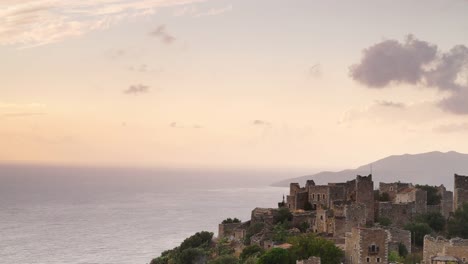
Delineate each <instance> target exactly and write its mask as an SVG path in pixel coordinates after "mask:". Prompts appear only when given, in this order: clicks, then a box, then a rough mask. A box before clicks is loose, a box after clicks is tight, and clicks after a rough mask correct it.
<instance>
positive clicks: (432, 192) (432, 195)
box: [416, 184, 442, 205]
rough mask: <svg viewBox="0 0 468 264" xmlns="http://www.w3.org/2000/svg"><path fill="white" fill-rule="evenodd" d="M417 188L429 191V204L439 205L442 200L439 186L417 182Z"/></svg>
mask: <svg viewBox="0 0 468 264" xmlns="http://www.w3.org/2000/svg"><path fill="white" fill-rule="evenodd" d="M416 188H418V189H421V190H424V191H426V192H427V205H439V204H440V201H441V200H442V196H440V194H438V193H437V192H438V190H437V187H435V186H429V185H427V184H426V185H419V184H416Z"/></svg>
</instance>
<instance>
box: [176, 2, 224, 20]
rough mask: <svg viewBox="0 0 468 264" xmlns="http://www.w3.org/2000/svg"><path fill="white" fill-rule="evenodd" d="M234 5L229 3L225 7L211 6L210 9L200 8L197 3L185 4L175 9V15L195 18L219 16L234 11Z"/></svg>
mask: <svg viewBox="0 0 468 264" xmlns="http://www.w3.org/2000/svg"><path fill="white" fill-rule="evenodd" d="M232 10H233V8H232V5H227V6H225V7H218V8H210V9H208V10H199V9H198V8H197V7H196V6H195V5H191V6H184V7H182V8H179V9H177V10H175V12H174V16H176V17H179V16H191V17H195V18H199V17H207V16H218V15H221V14H224V13H227V12H230V11H232Z"/></svg>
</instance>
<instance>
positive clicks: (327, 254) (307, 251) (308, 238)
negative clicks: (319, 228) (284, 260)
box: [288, 234, 343, 264]
mask: <svg viewBox="0 0 468 264" xmlns="http://www.w3.org/2000/svg"><path fill="white" fill-rule="evenodd" d="M288 242H289V243H290V244H291V245H292V246H291V248H290V249H289V250H290V254H291V259H293V260H294V261H295V260H298V259H307V258H309V257H311V256H316V257H320V259H321V263H322V264H338V263H341V259H342V257H343V251H342V250H341V249H339V248H338V247H336V246H335V244H334V243H333V242H331V241H329V240H326V239H324V238H321V237H316V236H315V235H313V234H304V235H299V236H294V237H291V238H289V240H288Z"/></svg>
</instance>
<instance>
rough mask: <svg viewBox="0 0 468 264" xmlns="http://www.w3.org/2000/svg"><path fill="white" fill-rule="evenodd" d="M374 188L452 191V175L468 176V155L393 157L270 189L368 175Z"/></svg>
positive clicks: (445, 154)
mask: <svg viewBox="0 0 468 264" xmlns="http://www.w3.org/2000/svg"><path fill="white" fill-rule="evenodd" d="M371 164H372V175H373V180H374V187H375V188H377V187H378V184H379V182H397V181H401V182H411V183H415V184H429V185H440V184H443V185H445V187H447V188H448V189H450V190H452V189H453V175H454V174H455V173H457V174H462V175H468V154H462V153H458V152H455V151H450V152H446V153H444V152H439V151H434V152H428V153H421V154H404V155H393V156H389V157H386V158H383V159H380V160H377V161H375V162H372V163H369V164H366V165H363V166H360V167H359V168H357V169H348V170H343V171H338V172H331V171H323V172H319V173H317V174H313V175H307V176H302V177H297V178H291V179H287V180H284V181H280V182H276V183H274V184H272V185H273V186H282V187H284V186H289V183H291V182H298V183H300V184H301V186H303V185H304V184H305V182H306V181H307V180H309V179H312V180H314V181H315V183H316V184H327V183H328V182H343V181H347V180H352V179H354V178H355V177H356V175H358V174H359V175H368V174H370V172H371Z"/></svg>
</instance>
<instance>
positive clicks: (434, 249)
mask: <svg viewBox="0 0 468 264" xmlns="http://www.w3.org/2000/svg"><path fill="white" fill-rule="evenodd" d="M441 257H445V258H441ZM449 258H450V259H452V261H453V260H457V262H458V263H468V239H460V238H452V239H450V240H447V239H445V238H442V237H437V238H434V237H431V236H430V235H426V236H425V237H424V249H423V261H422V263H423V264H431V263H437V262H442V260H444V259H449ZM455 263H456V262H455ZM452 264H453V262H452Z"/></svg>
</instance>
